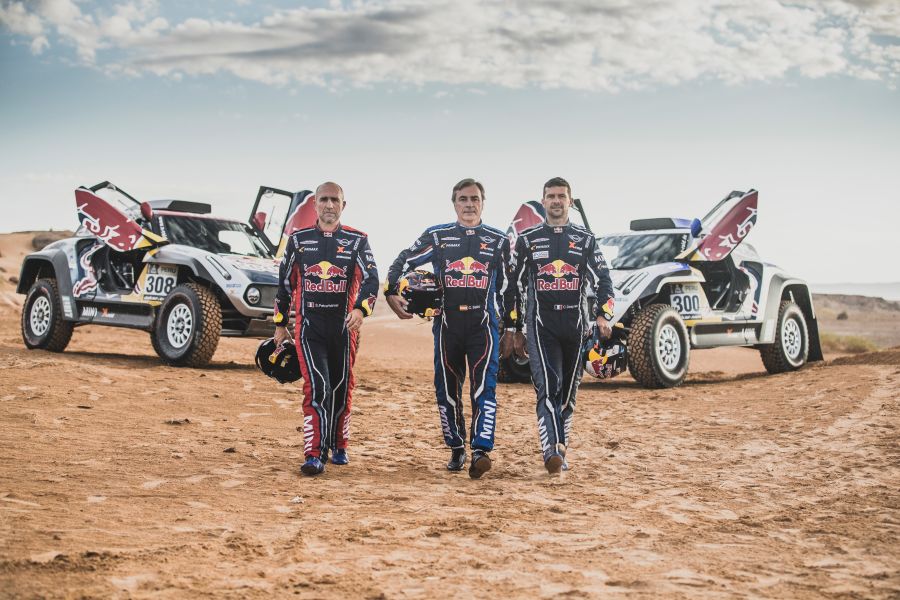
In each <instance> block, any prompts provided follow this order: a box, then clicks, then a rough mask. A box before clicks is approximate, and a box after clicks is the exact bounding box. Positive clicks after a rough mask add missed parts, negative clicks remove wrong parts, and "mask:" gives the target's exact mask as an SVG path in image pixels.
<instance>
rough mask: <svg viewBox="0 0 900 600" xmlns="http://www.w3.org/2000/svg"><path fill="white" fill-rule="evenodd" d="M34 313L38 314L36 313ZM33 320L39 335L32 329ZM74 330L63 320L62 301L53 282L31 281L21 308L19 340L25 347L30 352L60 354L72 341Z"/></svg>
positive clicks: (69, 323) (72, 324)
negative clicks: (42, 351) (32, 283)
mask: <svg viewBox="0 0 900 600" xmlns="http://www.w3.org/2000/svg"><path fill="white" fill-rule="evenodd" d="M35 305H37V306H35ZM35 311H40V314H38V313H37V312H35ZM32 312H35V314H32ZM41 315H46V316H45V317H43V316H41ZM32 317H34V319H32ZM36 320H37V321H39V322H40V323H41V324H40V325H38V327H39V328H40V329H39V331H40V333H38V332H37V331H35V328H34V323H35V322H36ZM74 327H75V323H73V322H72V321H66V320H65V319H63V315H62V301H61V300H60V298H59V288H58V287H57V285H56V280H55V279H49V278H48V279H38V280H37V281H35V282H34V285H32V286H31V288H30V289H29V290H28V294H27V295H26V296H25V304H24V305H22V340H23V341H24V342H25V346H26V347H28V348H31V349H35V348H37V349H41V350H49V351H50V352H62V351H63V350H65V349H66V346H68V345H69V340H71V339H72V330H73V329H74ZM44 328H46V329H44Z"/></svg>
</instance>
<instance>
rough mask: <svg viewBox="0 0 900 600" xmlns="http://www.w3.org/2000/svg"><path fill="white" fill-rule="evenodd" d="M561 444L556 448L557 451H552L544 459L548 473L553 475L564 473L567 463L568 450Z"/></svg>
mask: <svg viewBox="0 0 900 600" xmlns="http://www.w3.org/2000/svg"><path fill="white" fill-rule="evenodd" d="M560 446H562V444H560V445H559V446H557V447H556V449H554V450H551V451H550V452H549V454H547V455H546V456H545V457H544V468H545V469H547V472H548V473H550V474H551V475H556V474H557V473H559V472H560V471H562V468H563V465H564V464H565V463H566V448H565V446H562V447H561V448H560Z"/></svg>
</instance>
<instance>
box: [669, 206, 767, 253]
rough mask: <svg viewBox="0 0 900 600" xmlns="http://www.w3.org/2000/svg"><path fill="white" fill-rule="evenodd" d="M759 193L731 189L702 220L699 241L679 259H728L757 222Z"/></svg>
mask: <svg viewBox="0 0 900 600" xmlns="http://www.w3.org/2000/svg"><path fill="white" fill-rule="evenodd" d="M758 200H759V192H757V191H756V190H750V191H749V192H731V193H730V194H728V196H726V197H725V198H723V199H722V200H721V201H720V202H719V203H718V204H717V205H716V206H715V208H713V209H712V210H711V211H709V213H708V214H707V215H706V216H705V217H703V219H701V223H702V227H703V229H702V230H701V233H700V236H699V238H698V240H697V241H696V242H695V243H694V245H692V246H691V247H689V248H688V249H687V250H685V251H684V252H682V253H681V254H680V255H679V256H678V259H680V260H685V259H686V260H689V261H693V262H705V261H717V260H723V259H725V258H727V257H728V256H729V255H730V254H731V252H732V250H734V249H735V248H737V247H738V244H740V243H741V242H742V241H743V240H744V238H745V237H747V234H749V233H750V230H751V229H753V226H754V225H756V216H757V202H758Z"/></svg>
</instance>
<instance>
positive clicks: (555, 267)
mask: <svg viewBox="0 0 900 600" xmlns="http://www.w3.org/2000/svg"><path fill="white" fill-rule="evenodd" d="M537 274H538V280H537V288H538V291H539V292H549V291H558V290H577V289H578V288H579V287H580V285H581V278H580V277H579V276H578V267H573V266H572V265H570V264H569V263H567V262H565V261H564V260H559V259H557V260H554V261H553V262H549V263H547V264H546V265H543V266H541V267H538V271H537ZM541 275H550V276H551V277H552V278H553V279H551V280H550V281H547V280H545V279H540V276H541ZM569 276H572V277H571V279H570V278H569Z"/></svg>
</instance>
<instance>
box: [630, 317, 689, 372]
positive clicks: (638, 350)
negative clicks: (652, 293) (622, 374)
mask: <svg viewBox="0 0 900 600" xmlns="http://www.w3.org/2000/svg"><path fill="white" fill-rule="evenodd" d="M664 331H665V334H666V336H667V339H668V340H669V341H670V342H671V341H673V340H672V336H676V337H677V340H678V344H679V346H680V350H679V354H678V355H677V356H676V362H675V364H674V365H672V366H671V367H668V366H666V364H665V363H664V362H663V359H662V358H661V357H660V354H659V352H658V351H657V344H658V342H659V339H660V335H661V333H663V332H664ZM627 345H628V371H629V372H630V373H631V376H632V377H634V379H635V380H636V381H637V382H638V383H639V384H641V385H642V386H643V387H646V388H671V387H675V386H678V385H681V382H683V381H684V378H685V376H686V375H687V372H688V365H689V364H690V360H691V345H690V338H689V337H688V331H687V327H685V325H684V321H683V320H682V318H681V315H679V314H678V311H676V310H675V309H674V308H672V307H671V306H669V305H668V304H651V305H649V306H647V307H646V308H644V309H643V310H642V311H641V312H640V313H638V314H637V316H636V317H635V319H634V321H633V322H632V325H631V332H630V333H629V334H628V341H627Z"/></svg>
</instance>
